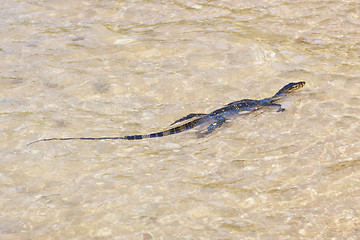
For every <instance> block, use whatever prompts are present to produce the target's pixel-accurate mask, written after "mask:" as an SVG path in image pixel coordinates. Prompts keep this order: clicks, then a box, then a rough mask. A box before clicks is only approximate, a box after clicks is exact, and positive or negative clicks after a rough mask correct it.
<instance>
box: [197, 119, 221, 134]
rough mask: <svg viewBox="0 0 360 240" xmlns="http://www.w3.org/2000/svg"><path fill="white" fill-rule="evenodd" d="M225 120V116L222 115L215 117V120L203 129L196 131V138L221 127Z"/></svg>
mask: <svg viewBox="0 0 360 240" xmlns="http://www.w3.org/2000/svg"><path fill="white" fill-rule="evenodd" d="M225 122H226V118H224V117H217V118H216V122H214V123H212V124H210V125H209V126H208V127H207V129H206V130H205V131H200V132H197V133H196V136H197V137H198V138H202V137H205V136H206V135H208V134H210V133H212V132H214V131H215V129H217V128H219V127H221V126H222V125H223V124H224V123H225Z"/></svg>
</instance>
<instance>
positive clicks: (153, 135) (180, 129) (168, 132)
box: [27, 116, 206, 146]
mask: <svg viewBox="0 0 360 240" xmlns="http://www.w3.org/2000/svg"><path fill="white" fill-rule="evenodd" d="M205 120H206V116H204V117H201V118H198V119H195V120H193V121H191V122H188V123H185V124H183V125H180V126H178V127H174V128H170V129H168V130H165V131H162V132H157V133H150V134H144V135H130V136H123V137H69V138H43V139H39V140H36V141H33V142H30V143H28V144H27V146H29V145H32V144H34V143H38V142H47V141H70V140H121V139H123V140H141V139H144V138H156V137H164V136H167V135H172V134H175V133H181V132H184V131H186V130H189V129H192V128H194V127H196V126H198V125H200V124H201V123H203V122H204V121H205Z"/></svg>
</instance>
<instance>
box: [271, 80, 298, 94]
mask: <svg viewBox="0 0 360 240" xmlns="http://www.w3.org/2000/svg"><path fill="white" fill-rule="evenodd" d="M304 85H305V82H297V83H289V84H287V85H285V86H284V87H283V88H282V89H280V90H279V91H278V92H277V93H276V94H275V95H280V94H281V95H282V94H288V93H292V92H294V91H296V90H298V89H300V88H302V87H303V86H304Z"/></svg>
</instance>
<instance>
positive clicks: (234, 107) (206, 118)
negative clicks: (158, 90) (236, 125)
mask: <svg viewBox="0 0 360 240" xmlns="http://www.w3.org/2000/svg"><path fill="white" fill-rule="evenodd" d="M304 85H305V82H297V83H289V84H287V85H285V86H284V87H283V88H281V89H280V90H279V91H278V92H277V93H276V94H275V95H274V96H272V97H270V98H264V99H261V100H252V99H242V100H240V101H235V102H231V103H228V104H226V105H225V106H224V107H222V108H219V109H217V110H215V111H213V112H211V113H209V114H205V113H191V114H188V115H187V116H185V117H183V118H180V119H178V120H176V121H175V122H173V123H172V124H171V125H170V126H172V125H174V124H176V123H179V122H183V121H186V120H189V119H193V118H195V119H193V120H192V121H189V122H187V123H185V124H182V125H180V126H177V127H173V128H170V129H168V130H165V131H162V132H157V133H150V134H145V135H130V136H123V137H94V138H93V137H71V138H44V139H39V140H36V141H33V142H30V143H29V144H28V145H31V144H34V143H38V142H47V141H55V140H57V141H69V140H119V139H123V140H140V139H144V138H156V137H164V136H168V135H172V134H176V133H180V132H184V131H186V130H189V129H192V128H195V127H197V126H199V125H201V124H204V123H209V122H211V123H210V124H209V126H208V127H207V129H206V130H204V131H202V132H199V133H197V135H198V136H199V137H203V136H205V135H208V134H210V133H212V132H213V131H215V129H217V128H219V127H221V126H222V125H223V124H224V123H225V122H226V120H228V119H229V118H230V117H232V116H236V115H239V114H247V113H251V112H254V111H257V110H259V109H261V108H263V107H267V106H275V107H278V110H277V111H278V112H282V111H284V110H285V109H284V108H282V107H281V104H278V103H276V102H277V101H279V100H281V99H282V98H284V97H285V96H286V95H287V94H289V93H292V92H294V91H296V90H298V89H300V88H302V87H303V86H304Z"/></svg>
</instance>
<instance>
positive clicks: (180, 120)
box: [170, 113, 207, 126]
mask: <svg viewBox="0 0 360 240" xmlns="http://www.w3.org/2000/svg"><path fill="white" fill-rule="evenodd" d="M206 115H207V114H205V113H190V114H188V115H186V116H185V117H182V118H180V119H178V120H176V121H175V122H173V123H172V124H170V126H172V125H174V124H175V123H178V122H182V121H185V120H188V119H190V118H194V117H203V116H206Z"/></svg>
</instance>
